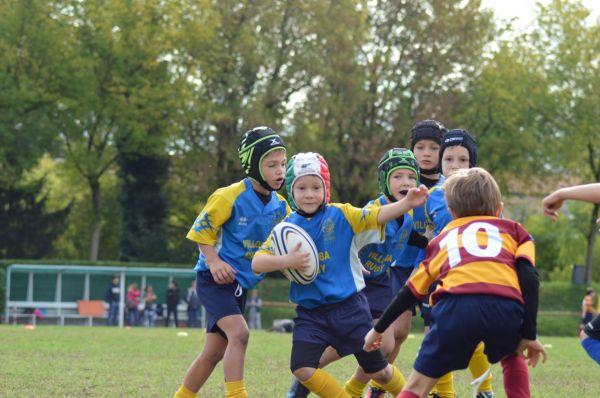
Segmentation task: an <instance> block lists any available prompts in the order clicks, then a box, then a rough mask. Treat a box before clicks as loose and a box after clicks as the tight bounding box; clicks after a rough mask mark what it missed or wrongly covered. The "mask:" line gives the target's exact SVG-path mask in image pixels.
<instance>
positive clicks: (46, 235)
mask: <svg viewBox="0 0 600 398" xmlns="http://www.w3.org/2000/svg"><path fill="white" fill-rule="evenodd" d="M43 186H44V179H39V180H36V181H32V182H29V183H21V184H19V185H18V186H14V185H13V186H8V187H7V186H4V185H2V184H0V203H2V204H3V205H2V206H0V225H2V228H1V229H0V256H1V257H3V258H31V259H38V258H43V257H44V256H45V255H47V254H48V253H50V252H51V251H52V244H53V242H54V240H55V239H56V238H57V237H58V236H59V234H60V233H61V232H62V231H63V229H64V228H65V223H66V218H67V215H68V214H69V211H70V206H67V207H65V208H63V209H60V210H58V211H54V212H48V211H47V209H46V200H47V197H46V196H45V195H43V194H42V193H41V192H42V189H43Z"/></svg>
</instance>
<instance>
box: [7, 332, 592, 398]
mask: <svg viewBox="0 0 600 398" xmlns="http://www.w3.org/2000/svg"><path fill="white" fill-rule="evenodd" d="M179 331H185V332H186V333H188V336H187V337H178V336H177V333H178V332H179ZM203 336H204V335H203V332H202V331H201V330H185V329H180V330H175V329H166V328H155V329H144V328H134V329H116V328H106V327H93V328H90V327H78V326H68V327H58V326H39V327H37V328H36V329H35V330H26V329H25V328H24V327H23V326H8V325H0V396H1V397H6V398H8V397H125V396H127V397H171V396H172V394H173V392H174V391H175V390H176V389H177V388H178V386H179V384H180V382H181V380H182V379H183V376H184V374H185V372H186V369H187V367H188V365H189V364H190V363H191V361H192V360H193V359H194V357H195V356H196V355H197V354H198V353H199V352H200V350H201V349H202V344H203ZM421 339H422V336H421V335H420V334H418V335H415V336H414V337H413V338H411V339H409V340H408V341H407V342H406V343H405V345H404V346H403V347H402V350H401V353H400V358H399V359H398V361H397V362H396V365H398V366H399V367H400V370H401V371H402V372H403V373H404V374H405V375H406V376H408V374H409V372H410V368H411V365H412V361H413V359H414V357H415V354H416V350H417V348H418V345H419V344H420V342H421ZM542 341H543V343H545V344H550V345H551V347H550V348H548V351H549V353H550V359H549V361H548V363H546V364H544V365H541V366H539V367H537V368H535V369H532V370H531V390H532V396H533V397H543V398H551V397H556V398H564V397H579V398H583V397H594V398H595V397H598V394H599V393H598V392H599V391H600V378H598V366H597V365H596V364H595V363H594V362H593V361H592V360H591V359H589V358H588V357H587V355H586V354H585V352H584V351H583V349H582V348H581V347H580V345H579V341H578V340H577V339H576V338H575V337H545V338H542ZM290 348H291V335H290V334H277V333H270V332H267V331H252V334H251V338H250V344H249V347H248V355H247V361H246V376H245V377H246V380H247V383H246V384H247V388H248V391H249V395H250V396H251V397H276V398H277V397H284V396H285V391H286V390H287V387H288V384H289V381H290V378H291V374H290V371H289V366H288V362H289V354H290ZM354 366H355V360H354V358H353V357H347V358H344V359H342V360H341V361H338V362H337V363H334V364H332V365H331V366H330V367H328V368H327V369H328V371H330V372H331V373H332V374H333V375H334V376H335V377H336V379H337V380H339V381H340V382H343V381H345V380H346V379H347V378H348V377H349V375H350V374H351V373H352V371H353V369H354ZM501 373H502V372H501V370H500V366H499V365H495V366H494V375H495V377H496V379H495V381H494V388H495V390H496V392H497V396H498V397H505V394H504V392H503V388H502V381H501V380H502V374H501ZM469 379H470V377H469V375H468V372H467V371H459V372H456V375H455V384H456V388H457V391H458V393H459V394H460V396H461V397H463V398H467V397H470V395H469V394H470V388H469V385H468V383H469ZM223 395H224V394H223V372H222V367H221V366H219V367H217V369H216V370H215V373H214V374H213V375H212V377H211V378H210V379H209V381H208V382H207V384H206V385H205V387H204V389H203V390H202V391H201V394H200V396H202V397H209V396H210V397H222V396H223Z"/></svg>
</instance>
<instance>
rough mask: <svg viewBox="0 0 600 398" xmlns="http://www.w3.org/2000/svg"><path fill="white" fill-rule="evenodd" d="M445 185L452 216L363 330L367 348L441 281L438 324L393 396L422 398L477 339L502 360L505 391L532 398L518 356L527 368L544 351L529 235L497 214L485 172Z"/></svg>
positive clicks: (461, 363) (496, 195)
mask: <svg viewBox="0 0 600 398" xmlns="http://www.w3.org/2000/svg"><path fill="white" fill-rule="evenodd" d="M444 189H445V191H446V201H447V204H448V208H449V210H450V213H451V214H452V216H453V217H454V220H453V221H452V222H450V223H449V224H448V225H447V226H446V228H444V229H443V230H442V232H441V233H440V234H439V235H438V236H437V237H435V238H434V239H433V240H432V241H431V242H430V244H429V246H428V247H427V251H426V258H425V260H424V261H423V262H422V263H421V264H420V265H419V269H418V271H417V272H416V273H415V274H413V276H411V278H410V279H409V280H408V282H407V284H406V286H405V287H404V288H402V289H401V290H400V292H399V293H398V295H397V296H396V298H395V299H394V300H393V301H392V303H390V305H389V306H388V308H387V309H386V310H385V312H384V313H383V315H382V316H381V317H380V318H379V321H378V322H377V324H376V325H375V327H374V328H373V329H371V331H370V332H369V333H368V334H367V336H366V337H365V347H364V348H365V350H367V351H368V350H371V349H374V348H376V347H378V345H379V344H380V339H381V333H383V331H385V329H387V327H388V326H389V325H390V324H391V323H392V322H393V321H394V319H396V317H397V316H398V315H400V314H402V313H403V312H404V311H405V310H406V309H407V308H409V307H410V305H412V304H413V303H415V302H417V301H418V300H420V299H422V298H423V297H424V296H425V295H427V292H428V288H429V285H431V284H432V283H433V282H434V281H436V280H438V281H439V282H440V283H439V284H438V286H437V288H436V289H435V291H434V292H433V294H432V295H431V302H432V304H434V303H435V306H434V307H433V310H432V311H433V319H435V322H434V324H433V326H432V328H431V330H430V332H429V334H427V335H426V336H425V339H424V340H423V343H422V345H421V348H420V349H419V354H418V356H417V359H416V360H415V363H414V365H413V372H412V374H411V375H410V378H409V380H408V382H407V383H406V385H405V387H404V390H403V391H402V392H401V393H400V395H398V398H415V397H417V398H418V397H423V396H425V395H426V394H427V393H428V392H429V391H430V390H431V388H432V387H433V386H434V385H435V383H436V381H437V379H438V378H439V377H441V376H442V375H444V374H446V373H447V372H449V371H452V370H457V369H464V368H466V367H467V365H468V363H469V359H470V358H471V355H472V353H473V351H474V350H475V348H476V347H477V345H478V344H479V343H480V342H481V341H483V342H484V343H485V353H486V355H487V357H488V359H489V360H490V362H491V363H496V362H498V361H501V363H502V368H503V371H504V387H505V390H506V392H507V396H508V397H510V398H514V397H519V398H521V397H524V398H525V397H529V379H528V375H527V369H526V368H525V369H523V368H522V365H521V364H522V361H520V360H518V357H517V355H518V354H520V353H525V352H526V358H527V359H528V361H529V364H530V365H531V366H536V365H537V363H538V362H539V360H540V359H541V360H542V361H543V362H545V361H546V356H547V354H546V351H545V350H544V347H543V346H542V345H541V344H540V342H539V341H537V339H536V318H537V304H538V294H539V281H538V276H537V272H536V270H535V267H534V263H535V246H534V243H533V239H532V238H531V236H530V235H529V233H528V232H527V231H526V230H525V229H524V228H523V227H522V226H521V225H520V224H518V223H516V222H515V221H512V220H508V219H501V218H499V217H498V216H499V215H500V212H501V211H502V206H503V204H502V201H501V195H500V189H499V188H498V185H497V184H496V181H495V180H494V179H493V177H492V176H491V175H490V174H489V173H488V172H487V171H485V170H484V169H481V168H478V167H475V168H471V169H465V170H460V171H458V172H456V173H455V174H453V175H452V176H451V177H450V178H448V180H447V181H446V182H445V183H444ZM482 314H484V315H485V316H482Z"/></svg>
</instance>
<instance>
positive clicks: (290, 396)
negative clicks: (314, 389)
mask: <svg viewBox="0 0 600 398" xmlns="http://www.w3.org/2000/svg"><path fill="white" fill-rule="evenodd" d="M308 394H310V390H309V389H308V388H306V387H304V385H303V384H302V383H300V380H298V379H297V378H295V377H294V380H292V385H291V386H290V389H289V390H288V392H287V395H286V396H285V397H286V398H306V397H308Z"/></svg>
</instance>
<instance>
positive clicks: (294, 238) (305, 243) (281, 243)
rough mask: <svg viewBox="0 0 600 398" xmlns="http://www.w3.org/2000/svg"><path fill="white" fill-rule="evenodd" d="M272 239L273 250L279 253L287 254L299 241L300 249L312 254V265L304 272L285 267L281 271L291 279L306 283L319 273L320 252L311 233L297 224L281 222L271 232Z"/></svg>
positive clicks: (310, 260) (310, 259)
mask: <svg viewBox="0 0 600 398" xmlns="http://www.w3.org/2000/svg"><path fill="white" fill-rule="evenodd" d="M271 241H272V242H273V250H274V251H275V254H277V255H280V256H281V255H284V254H287V253H288V251H289V250H292V249H293V248H294V247H296V245H297V244H298V242H300V243H301V246H300V251H302V252H304V253H308V254H310V257H309V262H310V267H309V269H308V270H306V271H304V272H302V271H299V270H297V269H294V268H284V269H282V270H281V273H283V275H285V276H286V278H288V279H289V280H290V281H292V282H296V283H299V284H301V285H306V284H308V283H311V282H312V281H314V280H315V278H316V277H317V274H318V273H319V252H318V251H317V246H316V245H315V242H314V241H313V240H312V238H311V237H310V235H309V234H308V233H307V232H306V231H305V230H304V229H302V228H300V227H299V226H297V225H296V224H292V223H289V222H285V221H284V222H280V223H279V224H277V225H275V227H274V228H273V231H272V232H271Z"/></svg>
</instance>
